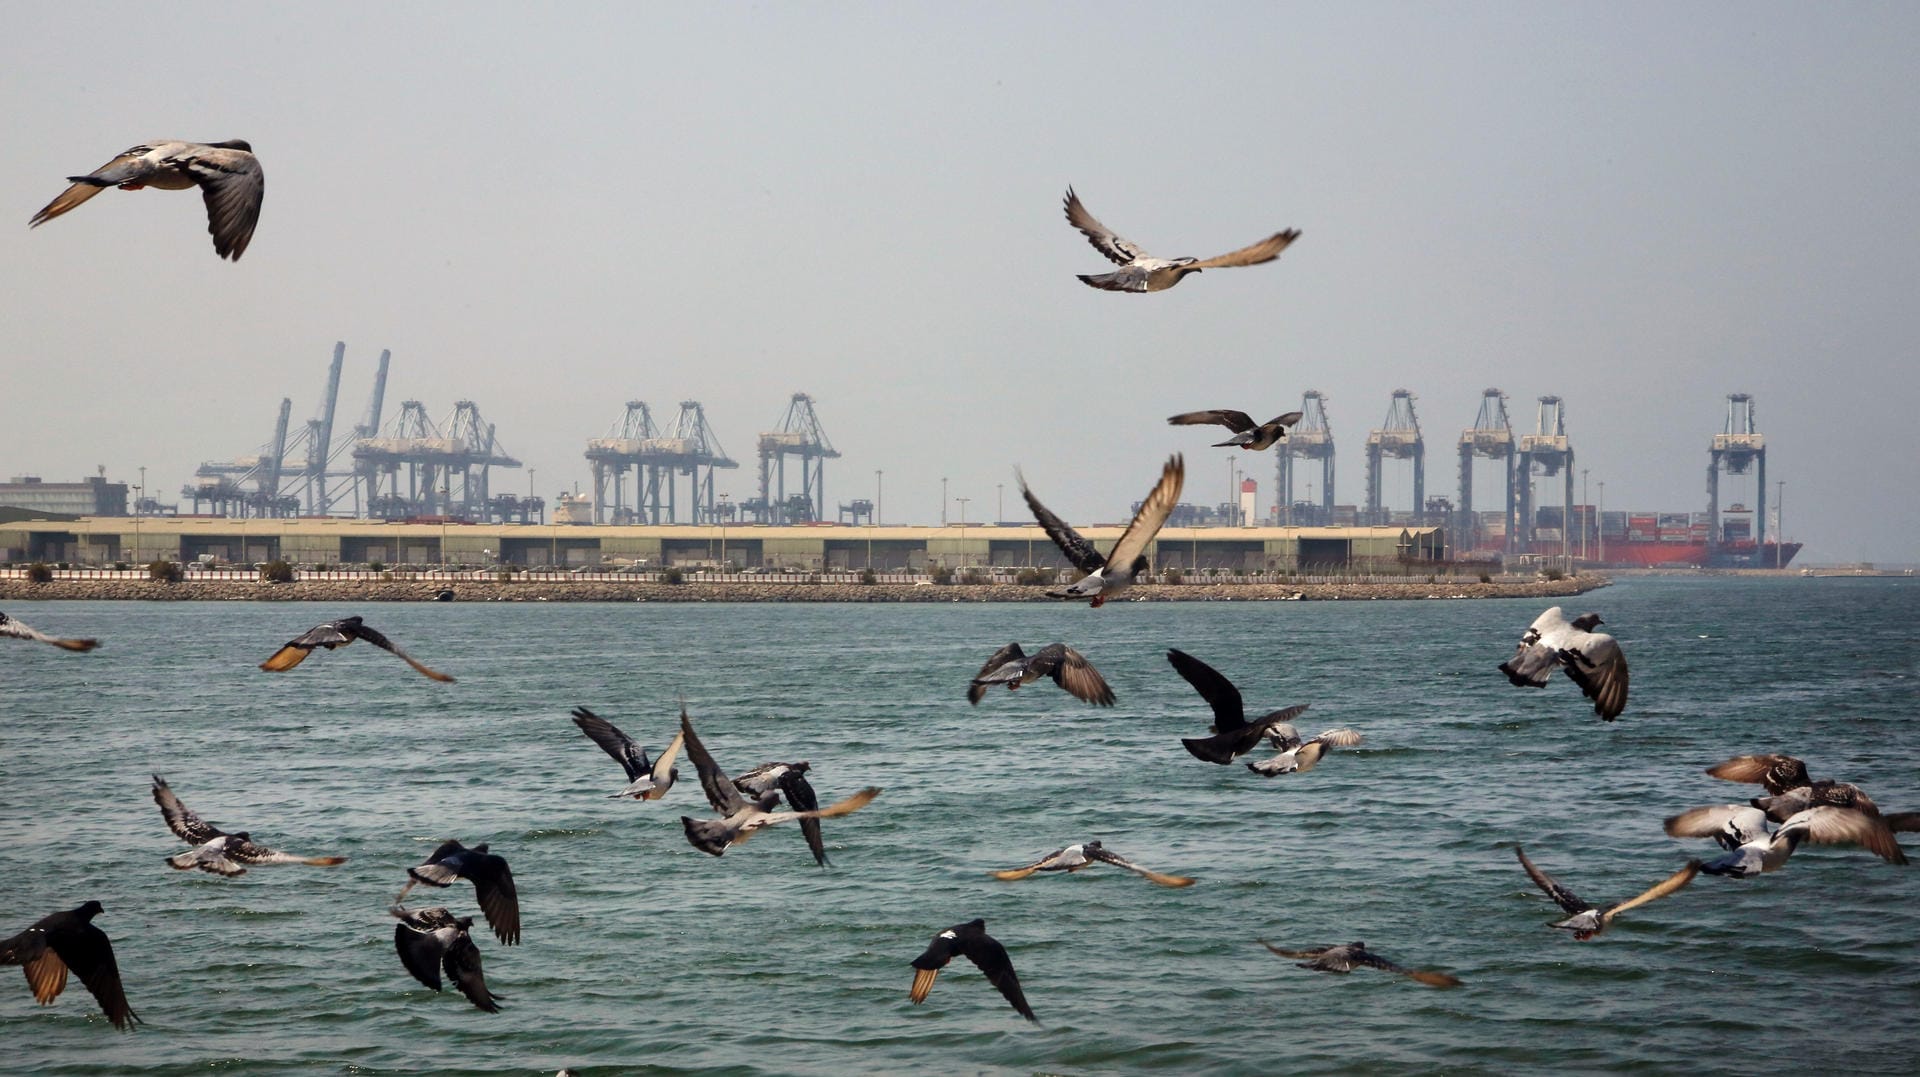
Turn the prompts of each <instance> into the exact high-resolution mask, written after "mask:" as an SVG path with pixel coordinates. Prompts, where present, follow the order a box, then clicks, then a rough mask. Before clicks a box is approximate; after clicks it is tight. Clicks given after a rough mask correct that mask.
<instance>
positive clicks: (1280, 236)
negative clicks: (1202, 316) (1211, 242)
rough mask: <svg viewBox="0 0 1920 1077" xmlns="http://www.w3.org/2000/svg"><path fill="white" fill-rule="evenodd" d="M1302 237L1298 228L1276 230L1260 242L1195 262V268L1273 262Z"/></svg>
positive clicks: (1254, 264)
mask: <svg viewBox="0 0 1920 1077" xmlns="http://www.w3.org/2000/svg"><path fill="white" fill-rule="evenodd" d="M1299 238H1300V230H1299V229H1298V228H1289V229H1287V230H1286V231H1284V232H1275V233H1274V234H1272V235H1270V236H1268V237H1267V238H1265V239H1263V240H1261V241H1260V242H1258V243H1250V244H1248V245H1247V246H1245V247H1242V248H1240V249H1239V250H1237V251H1228V252H1227V253H1225V254H1222V255H1218V256H1216V257H1213V258H1207V259H1203V260H1201V261H1198V262H1195V263H1193V265H1192V267H1191V268H1193V269H1219V268H1225V267H1231V266H1257V265H1259V264H1260V263H1262V262H1271V261H1273V260H1274V259H1275V258H1278V257H1280V252H1281V251H1284V250H1286V249H1287V245H1288V244H1290V243H1292V242H1293V241H1294V240H1296V239H1299Z"/></svg>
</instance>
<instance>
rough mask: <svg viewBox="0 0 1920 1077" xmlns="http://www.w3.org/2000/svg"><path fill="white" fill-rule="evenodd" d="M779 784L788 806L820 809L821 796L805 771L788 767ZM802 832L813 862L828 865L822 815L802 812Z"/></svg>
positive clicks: (812, 810) (806, 809)
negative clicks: (822, 832)
mask: <svg viewBox="0 0 1920 1077" xmlns="http://www.w3.org/2000/svg"><path fill="white" fill-rule="evenodd" d="M779 785H780V794H781V795H782V796H784V797H786V798H787V806H788V807H790V808H793V809H794V810H795V811H798V812H802V813H805V812H815V811H819V810H820V797H819V796H818V795H817V794H816V793H815V792H814V791H813V783H812V782H810V781H808V780H807V775H806V772H805V771H802V770H799V769H797V768H795V767H788V768H787V769H786V771H785V772H783V773H782V774H781V775H780V778H779ZM800 834H801V836H802V837H804V838H806V839H807V851H809V852H811V853H812V854H813V862H814V863H816V864H818V865H820V866H821V867H823V868H824V867H826V866H827V841H826V837H825V835H823V834H821V832H820V817H819V816H816V815H806V814H802V815H801V816H800Z"/></svg>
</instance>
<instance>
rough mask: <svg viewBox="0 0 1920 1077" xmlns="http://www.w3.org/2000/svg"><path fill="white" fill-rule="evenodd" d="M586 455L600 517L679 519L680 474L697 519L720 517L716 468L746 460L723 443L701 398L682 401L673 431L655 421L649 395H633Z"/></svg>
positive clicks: (628, 521) (590, 442)
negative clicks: (629, 486) (630, 476)
mask: <svg viewBox="0 0 1920 1077" xmlns="http://www.w3.org/2000/svg"><path fill="white" fill-rule="evenodd" d="M586 455H587V462H588V463H589V464H590V465H591V466H592V468H593V521H594V522H595V523H615V524H636V523H637V524H671V523H677V522H678V518H679V497H678V483H676V482H675V476H677V475H678V476H686V477H687V478H688V480H689V483H688V497H687V500H688V504H689V505H690V506H691V510H690V512H691V515H692V517H693V522H694V523H696V524H699V523H709V522H712V521H713V520H714V519H716V518H717V513H716V510H715V506H714V493H713V472H714V469H715V468H737V467H739V466H740V465H739V464H738V463H736V462H734V461H733V460H732V459H731V458H729V457H728V456H727V453H726V450H725V449H722V448H721V447H720V439H719V438H718V437H716V436H715V435H714V433H713V428H712V427H710V426H708V425H707V412H706V409H705V408H703V407H702V406H701V405H700V402H699V401H698V400H683V401H681V402H680V415H679V417H678V418H676V419H675V420H674V425H673V430H672V431H671V432H668V431H666V430H663V429H661V428H660V427H659V426H657V425H656V424H655V423H654V421H653V411H652V409H650V408H649V407H647V404H646V401H644V400H629V401H627V410H626V413H625V414H624V415H622V416H621V417H620V418H619V419H618V420H616V421H615V422H614V424H613V426H612V428H610V429H609V430H608V431H607V436H606V437H601V438H589V439H588V440H587V454H586ZM628 468H632V469H633V471H634V487H633V492H634V496H633V507H632V508H628V507H627V504H626V491H625V485H624V480H623V479H622V478H621V476H623V475H625V474H626V472H627V469H628ZM609 490H611V492H612V495H613V496H612V498H611V500H609V498H608V496H607V495H608V492H609Z"/></svg>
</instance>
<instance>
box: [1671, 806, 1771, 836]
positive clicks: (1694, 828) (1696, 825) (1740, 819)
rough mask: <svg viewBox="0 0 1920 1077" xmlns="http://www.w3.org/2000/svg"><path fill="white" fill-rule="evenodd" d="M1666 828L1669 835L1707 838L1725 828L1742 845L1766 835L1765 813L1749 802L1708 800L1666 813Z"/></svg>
mask: <svg viewBox="0 0 1920 1077" xmlns="http://www.w3.org/2000/svg"><path fill="white" fill-rule="evenodd" d="M1666 831H1667V836H1668V837H1672V838H1711V837H1714V836H1716V835H1718V834H1720V833H1721V832H1722V831H1726V832H1728V834H1729V836H1731V837H1733V839H1734V844H1735V845H1745V844H1746V843H1748V842H1750V841H1756V840H1758V839H1760V838H1764V837H1766V836H1767V815H1766V813H1765V812H1763V811H1761V810H1760V809H1759V808H1756V807H1753V806H1752V805H1750V804H1710V805H1708V806H1706V807H1704V808H1688V809H1687V810H1686V811H1683V812H1681V813H1680V814H1679V815H1672V816H1668V817H1667V821H1666Z"/></svg>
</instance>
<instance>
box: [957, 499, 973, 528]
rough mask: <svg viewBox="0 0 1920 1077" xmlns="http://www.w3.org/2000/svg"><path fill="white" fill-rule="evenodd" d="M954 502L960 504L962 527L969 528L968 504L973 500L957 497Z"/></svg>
mask: <svg viewBox="0 0 1920 1077" xmlns="http://www.w3.org/2000/svg"><path fill="white" fill-rule="evenodd" d="M954 500H955V501H958V502H959V503H960V526H961V527H965V526H967V502H969V501H972V500H973V498H970V497H956V498H954Z"/></svg>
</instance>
